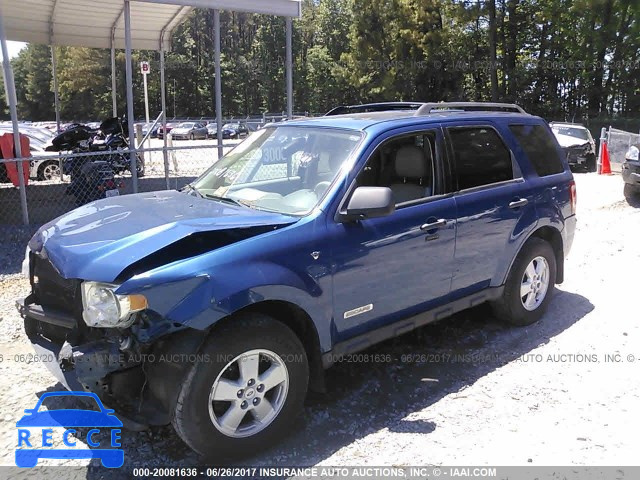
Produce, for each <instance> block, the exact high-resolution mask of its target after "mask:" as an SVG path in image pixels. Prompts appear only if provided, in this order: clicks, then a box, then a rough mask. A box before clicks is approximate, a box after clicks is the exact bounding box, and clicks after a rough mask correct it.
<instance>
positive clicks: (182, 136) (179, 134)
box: [171, 122, 207, 140]
mask: <svg viewBox="0 0 640 480" xmlns="http://www.w3.org/2000/svg"><path fill="white" fill-rule="evenodd" d="M171 137H172V138H173V139H174V140H196V139H203V140H204V139H206V138H207V127H206V126H205V125H204V123H199V122H182V123H180V124H178V125H177V126H175V127H174V128H173V129H172V130H171Z"/></svg>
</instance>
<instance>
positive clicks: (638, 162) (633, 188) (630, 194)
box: [622, 143, 640, 199]
mask: <svg viewBox="0 0 640 480" xmlns="http://www.w3.org/2000/svg"><path fill="white" fill-rule="evenodd" d="M638 152H640V143H636V144H635V145H631V146H630V147H629V150H627V153H626V154H625V156H624V163H623V164H622V180H623V181H624V196H625V197H626V198H627V199H631V198H634V197H640V159H639V158H638Z"/></svg>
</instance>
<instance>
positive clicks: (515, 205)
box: [509, 198, 529, 208]
mask: <svg viewBox="0 0 640 480" xmlns="http://www.w3.org/2000/svg"><path fill="white" fill-rule="evenodd" d="M528 203H529V200H527V199H526V198H521V199H520V200H514V201H513V202H511V203H509V208H520V207H524V206H525V205H527V204H528Z"/></svg>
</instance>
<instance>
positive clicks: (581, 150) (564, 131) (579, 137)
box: [549, 122, 597, 172]
mask: <svg viewBox="0 0 640 480" xmlns="http://www.w3.org/2000/svg"><path fill="white" fill-rule="evenodd" d="M549 125H550V126H551V130H552V131H553V134H554V135H555V136H556V140H558V143H559V144H560V146H561V147H562V149H563V150H564V152H565V154H566V155H567V161H568V162H569V165H570V166H572V167H581V168H583V169H584V170H586V171H587V172H595V171H596V169H597V161H596V141H595V140H594V139H593V136H592V135H591V132H590V131H589V129H587V128H586V127H585V126H584V125H581V124H579V123H562V122H551V123H550V124H549Z"/></svg>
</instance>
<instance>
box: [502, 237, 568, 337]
mask: <svg viewBox="0 0 640 480" xmlns="http://www.w3.org/2000/svg"><path fill="white" fill-rule="evenodd" d="M556 273H557V265H556V255H555V252H554V251H553V248H552V247H551V245H550V244H549V243H548V242H546V241H544V240H542V239H541V238H530V239H529V240H527V242H526V243H525V244H524V246H523V247H522V250H521V251H520V253H519V254H518V256H517V257H516V260H515V261H514V262H513V265H512V266H511V270H510V271H509V275H508V276H507V281H506V283H505V287H504V292H503V293H502V297H500V298H499V299H498V300H496V301H494V302H492V306H493V310H494V312H495V314H496V316H497V317H498V318H500V319H501V320H504V321H506V322H507V323H510V324H512V325H516V326H525V325H531V324H532V323H535V322H537V321H538V320H539V319H540V317H542V315H543V314H544V312H545V310H546V309H547V306H548V305H549V302H550V300H551V296H552V295H553V290H554V288H555V283H556Z"/></svg>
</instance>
